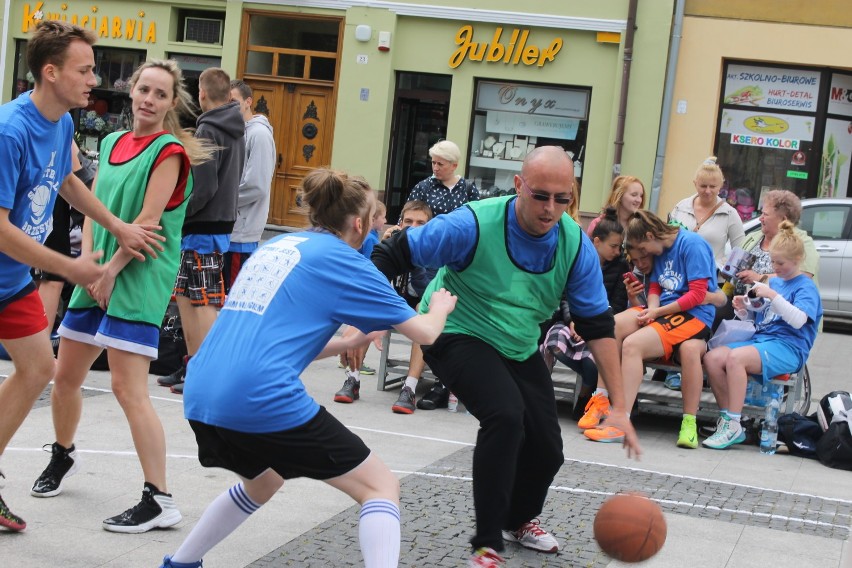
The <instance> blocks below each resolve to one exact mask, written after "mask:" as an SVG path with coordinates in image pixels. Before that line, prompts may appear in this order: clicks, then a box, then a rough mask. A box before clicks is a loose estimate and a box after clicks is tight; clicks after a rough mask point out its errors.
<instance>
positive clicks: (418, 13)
mask: <svg viewBox="0 0 852 568" xmlns="http://www.w3.org/2000/svg"><path fill="white" fill-rule="evenodd" d="M252 3H254V4H273V5H276V6H293V7H297V8H326V9H333V10H348V9H349V8H379V9H384V10H388V11H390V12H393V13H395V14H397V15H399V16H411V17H418V18H435V19H441V20H460V21H466V22H489V23H495V24H505V23H506V22H511V23H512V25H515V26H537V27H544V28H557V29H566V30H586V31H595V32H616V33H621V32H623V31H624V30H625V28H626V27H627V21H626V20H607V19H603V18H576V17H573V16H560V15H556V14H541V13H528V12H508V11H499V10H482V9H478V8H463V7H455V6H435V5H428V4H409V3H406V2H387V1H384V0H252Z"/></svg>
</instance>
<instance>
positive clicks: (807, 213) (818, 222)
mask: <svg viewBox="0 0 852 568" xmlns="http://www.w3.org/2000/svg"><path fill="white" fill-rule="evenodd" d="M849 213H850V207H849V206H848V205H819V206H812V207H807V208H804V209H803V210H802V219H801V220H800V221H799V226H800V227H801V228H802V229H804V230H805V231H807V232H808V234H809V235H810V236H811V237H813V238H814V239H817V240H823V241H830V240H840V239H843V238H844V231H845V228H846V225H847V222H848V218H849Z"/></svg>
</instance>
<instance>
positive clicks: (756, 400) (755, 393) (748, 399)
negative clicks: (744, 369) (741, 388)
mask: <svg viewBox="0 0 852 568" xmlns="http://www.w3.org/2000/svg"><path fill="white" fill-rule="evenodd" d="M745 403H746V404H748V405H749V406H765V405H766V399H765V398H764V393H763V383H761V382H760V381H749V382H748V385H747V386H746V396H745Z"/></svg>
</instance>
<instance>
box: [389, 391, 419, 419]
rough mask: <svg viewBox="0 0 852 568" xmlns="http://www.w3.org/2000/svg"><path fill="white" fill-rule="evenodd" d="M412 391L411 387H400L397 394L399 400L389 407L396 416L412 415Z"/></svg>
mask: <svg viewBox="0 0 852 568" xmlns="http://www.w3.org/2000/svg"><path fill="white" fill-rule="evenodd" d="M414 408H415V406H414V391H413V390H411V387H402V391H400V393H399V398H398V399H396V402H395V403H394V405H393V406H391V410H393V411H394V412H396V413H397V414H414Z"/></svg>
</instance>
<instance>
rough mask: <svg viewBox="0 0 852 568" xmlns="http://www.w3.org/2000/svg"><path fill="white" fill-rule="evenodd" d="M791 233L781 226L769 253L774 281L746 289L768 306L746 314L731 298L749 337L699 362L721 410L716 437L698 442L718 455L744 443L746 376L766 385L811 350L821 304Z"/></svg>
mask: <svg viewBox="0 0 852 568" xmlns="http://www.w3.org/2000/svg"><path fill="white" fill-rule="evenodd" d="M794 231H795V225H793V223H791V222H790V221H782V222H781V225H780V227H779V232H778V235H777V236H776V237H775V238H774V239H773V240H772V244H771V245H770V249H769V254H770V256H771V257H772V266H773V268H774V270H775V277H774V278H770V279H769V285H768V286H767V285H766V284H763V283H761V282H757V283H755V284H754V287H753V288H752V291H753V292H754V295H755V297H756V298H765V299H766V303H768V306H767V305H766V304H764V306H763V309H758V310H755V309H753V308H752V309H749V308H750V303H749V301H748V299H747V298H746V296H735V297H734V300H733V305H734V310H736V313H737V316H738V317H740V318H741V319H746V318H748V319H753V320H754V323H755V330H756V331H755V334H754V336H753V337H752V338H751V339H750V340H748V341H742V342H738V343H731V344H729V345H722V346H719V347H716V348H714V349H713V350H711V351H710V352H709V353H707V356H705V357H704V366H705V367H706V368H707V375H708V376H709V378H710V387H711V388H712V389H713V394H714V395H716V402H717V403H718V405H719V408H720V409H721V410H720V413H719V419H718V421H717V423H716V433H714V434H713V435H712V436H710V437H709V438H707V439H706V440H704V442H702V444H703V445H704V446H706V447H708V448H713V449H714V450H723V449H725V448H727V447H730V446H732V445H734V444H740V443H742V442H743V441H745V432H744V431H743V428H742V426H741V425H740V418H741V416H742V409H743V403H744V400H745V392H746V383H747V382H748V376H749V375H758V374H759V375H760V377H761V380H762V381H763V382H764V383H766V382H767V381H769V380H771V379H772V377H775V376H778V375H783V374H785V373H794V372H796V371H798V370H799V369H801V368H802V367H803V366H804V365H805V363H806V362H807V360H808V354H809V353H810V351H811V348H812V347H813V345H814V340H815V339H816V333H817V325H818V324H819V320H820V318H821V317H822V302H821V300H820V296H819V289H818V288H817V287H816V284H814V281H813V280H812V279H811V278H809V277H808V276H807V275H806V274H805V273H803V272H802V270H801V264H802V260H803V259H804V257H805V247H804V244H803V243H802V239H801V238H799V236H798V235H797V234H796V233H795V232H794Z"/></svg>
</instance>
